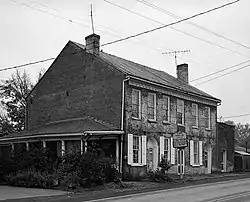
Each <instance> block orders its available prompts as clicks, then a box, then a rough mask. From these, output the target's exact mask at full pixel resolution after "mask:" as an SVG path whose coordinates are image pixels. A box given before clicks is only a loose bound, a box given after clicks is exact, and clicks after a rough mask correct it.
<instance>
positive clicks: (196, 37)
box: [104, 0, 249, 58]
mask: <svg viewBox="0 0 250 202" xmlns="http://www.w3.org/2000/svg"><path fill="white" fill-rule="evenodd" d="M104 1H105V2H106V3H109V4H111V5H113V6H116V7H118V8H121V9H123V10H126V11H128V12H130V13H133V14H135V15H138V16H140V17H143V18H145V19H147V20H150V21H152V22H155V23H158V24H161V25H163V26H164V25H165V23H162V22H160V21H157V20H155V19H152V18H150V17H148V16H146V15H142V14H140V13H137V12H135V11H133V10H130V9H128V8H125V7H124V6H121V5H118V4H116V3H113V2H111V1H108V0H104ZM179 19H180V18H179ZM168 28H170V29H173V30H175V31H178V32H181V33H183V34H185V35H187V36H190V37H193V38H195V39H198V40H201V41H203V42H206V43H209V44H210V45H214V46H216V47H218V48H221V49H224V50H227V51H230V52H232V53H235V54H237V55H241V56H243V57H246V58H249V57H248V56H247V55H244V54H242V53H240V52H238V51H235V50H232V49H230V48H227V47H224V46H221V45H219V44H216V43H214V42H212V41H209V40H206V39H203V38H201V37H198V36H195V35H193V34H190V33H188V32H185V31H183V30H180V29H177V28H174V27H172V26H169V27H168Z"/></svg>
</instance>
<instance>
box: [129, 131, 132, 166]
mask: <svg viewBox="0 0 250 202" xmlns="http://www.w3.org/2000/svg"><path fill="white" fill-rule="evenodd" d="M132 163H133V134H128V164H129V165H131V164H132Z"/></svg>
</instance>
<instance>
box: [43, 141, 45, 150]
mask: <svg viewBox="0 0 250 202" xmlns="http://www.w3.org/2000/svg"><path fill="white" fill-rule="evenodd" d="M43 148H46V141H45V140H43Z"/></svg>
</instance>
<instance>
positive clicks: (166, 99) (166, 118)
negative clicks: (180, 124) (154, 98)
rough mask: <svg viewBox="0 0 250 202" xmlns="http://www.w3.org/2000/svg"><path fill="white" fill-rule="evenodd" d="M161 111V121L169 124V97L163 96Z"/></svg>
mask: <svg viewBox="0 0 250 202" xmlns="http://www.w3.org/2000/svg"><path fill="white" fill-rule="evenodd" d="M162 109H163V111H164V115H163V120H164V121H167V122H169V121H170V97H169V96H163V105H162Z"/></svg>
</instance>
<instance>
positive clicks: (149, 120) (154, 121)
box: [148, 119, 157, 123]
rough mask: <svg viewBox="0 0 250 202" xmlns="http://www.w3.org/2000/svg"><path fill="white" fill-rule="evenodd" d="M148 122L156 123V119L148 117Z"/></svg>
mask: <svg viewBox="0 0 250 202" xmlns="http://www.w3.org/2000/svg"><path fill="white" fill-rule="evenodd" d="M148 122H149V123H157V121H156V120H154V119H148Z"/></svg>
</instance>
